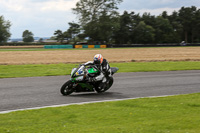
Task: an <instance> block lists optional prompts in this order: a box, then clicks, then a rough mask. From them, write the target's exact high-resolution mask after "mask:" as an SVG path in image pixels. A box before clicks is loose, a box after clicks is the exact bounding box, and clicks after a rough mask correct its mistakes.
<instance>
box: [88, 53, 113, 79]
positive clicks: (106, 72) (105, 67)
mask: <svg viewBox="0 0 200 133" xmlns="http://www.w3.org/2000/svg"><path fill="white" fill-rule="evenodd" d="M84 65H85V66H89V65H95V66H96V67H97V68H98V69H99V70H100V74H99V75H98V76H96V77H93V78H91V77H90V78H89V82H93V81H94V82H96V81H101V80H103V81H102V82H106V80H104V78H105V79H106V77H108V76H111V69H110V65H109V64H108V61H107V60H106V59H104V58H103V56H102V55H101V54H96V55H95V56H94V61H88V62H86V63H85V64H84Z"/></svg>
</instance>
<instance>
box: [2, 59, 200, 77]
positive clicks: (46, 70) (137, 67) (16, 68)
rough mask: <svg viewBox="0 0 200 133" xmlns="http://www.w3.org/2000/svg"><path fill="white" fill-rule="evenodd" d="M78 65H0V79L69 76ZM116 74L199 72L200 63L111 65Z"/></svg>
mask: <svg viewBox="0 0 200 133" xmlns="http://www.w3.org/2000/svg"><path fill="white" fill-rule="evenodd" d="M75 65H78V64H46V65H44V64H36V65H0V78H11V77H35V76H54V75H55V76H57V75H67V74H70V72H71V69H72V68H73V67H75ZM110 65H111V67H118V68H119V71H118V72H147V71H177V70H200V62H188V61H185V62H184V61H181V62H130V63H111V64H110Z"/></svg>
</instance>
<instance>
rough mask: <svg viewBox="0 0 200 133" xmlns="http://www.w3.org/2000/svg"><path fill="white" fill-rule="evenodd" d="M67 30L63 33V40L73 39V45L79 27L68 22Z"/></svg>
mask: <svg viewBox="0 0 200 133" xmlns="http://www.w3.org/2000/svg"><path fill="white" fill-rule="evenodd" d="M68 24H69V29H68V30H67V31H66V32H65V38H70V39H73V42H74V43H75V37H76V36H77V35H78V34H79V33H80V25H79V24H77V23H74V22H70V23H68Z"/></svg>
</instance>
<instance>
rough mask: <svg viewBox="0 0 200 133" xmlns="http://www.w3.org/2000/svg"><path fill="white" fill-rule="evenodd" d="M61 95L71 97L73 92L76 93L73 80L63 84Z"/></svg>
mask: <svg viewBox="0 0 200 133" xmlns="http://www.w3.org/2000/svg"><path fill="white" fill-rule="evenodd" d="M60 92H61V94H63V95H64V96H66V95H70V94H71V93H72V92H74V89H73V83H72V81H71V80H69V81H67V82H66V83H64V84H63V86H62V87H61V89H60Z"/></svg>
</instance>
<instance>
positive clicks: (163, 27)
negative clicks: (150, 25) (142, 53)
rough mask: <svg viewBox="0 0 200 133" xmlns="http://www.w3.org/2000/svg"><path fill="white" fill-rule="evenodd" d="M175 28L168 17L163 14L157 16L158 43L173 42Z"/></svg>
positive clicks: (156, 33)
mask: <svg viewBox="0 0 200 133" xmlns="http://www.w3.org/2000/svg"><path fill="white" fill-rule="evenodd" d="M172 36H173V28H172V25H171V24H170V22H169V20H168V19H165V18H163V17H162V16H158V17H156V22H155V40H156V43H171V42H172V40H171V39H172Z"/></svg>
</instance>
